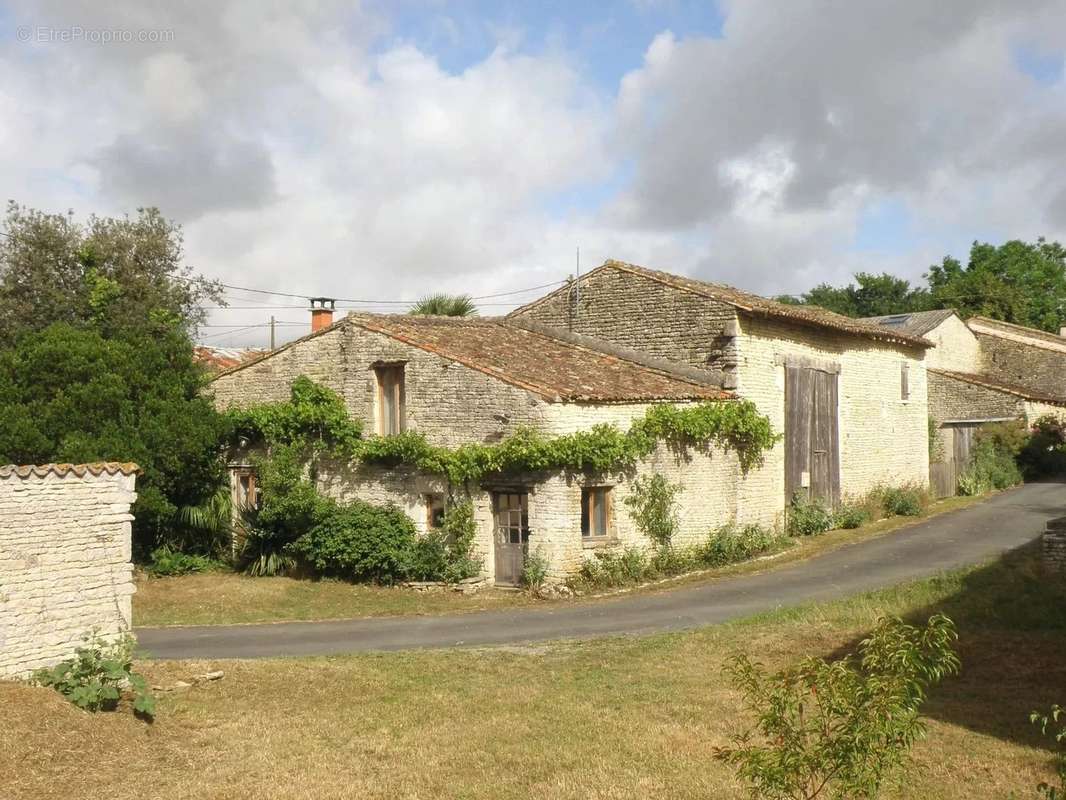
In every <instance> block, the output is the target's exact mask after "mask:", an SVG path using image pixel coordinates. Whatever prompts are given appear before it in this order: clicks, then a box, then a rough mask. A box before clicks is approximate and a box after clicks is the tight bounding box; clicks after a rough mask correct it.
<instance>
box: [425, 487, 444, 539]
mask: <svg viewBox="0 0 1066 800" xmlns="http://www.w3.org/2000/svg"><path fill="white" fill-rule="evenodd" d="M425 500H426V527H427V528H428V529H429V530H436V529H438V528H443V527H444V495H443V494H440V493H438V492H433V493H430V494H427V495H425Z"/></svg>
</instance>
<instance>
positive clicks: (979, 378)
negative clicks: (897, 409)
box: [927, 367, 1066, 406]
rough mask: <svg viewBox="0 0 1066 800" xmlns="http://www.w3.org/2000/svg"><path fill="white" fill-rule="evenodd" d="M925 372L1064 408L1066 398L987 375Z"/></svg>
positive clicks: (938, 371)
mask: <svg viewBox="0 0 1066 800" xmlns="http://www.w3.org/2000/svg"><path fill="white" fill-rule="evenodd" d="M927 371H928V372H930V373H932V374H934V375H942V376H944V377H945V378H952V379H953V380H957V381H963V382H964V383H972V384H973V385H974V386H982V387H984V388H985V389H992V390H993V391H996V392H1003V393H1004V394H1010V395H1014V396H1015V397H1020V398H1021V399H1023V400H1031V401H1033V402H1036V403H1048V404H1050V405H1055V406H1066V398H1064V397H1055V396H1054V395H1050V394H1045V393H1043V392H1040V391H1037V390H1035V389H1031V388H1030V387H1028V386H1022V385H1020V384H1017V383H1008V382H1006V381H1003V380H1001V379H1000V378H998V377H996V378H994V377H991V376H988V375H979V374H978V373H975V372H953V371H951V370H946V369H934V368H933V367H928V368H927Z"/></svg>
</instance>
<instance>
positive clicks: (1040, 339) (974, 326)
mask: <svg viewBox="0 0 1066 800" xmlns="http://www.w3.org/2000/svg"><path fill="white" fill-rule="evenodd" d="M966 325H967V326H969V328H970V330H972V331H973V332H974V333H983V334H986V335H990V336H1001V337H1003V338H1006V339H1013V340H1016V341H1017V340H1025V341H1027V342H1029V343H1030V344H1033V345H1035V346H1037V347H1040V346H1044V347H1047V348H1049V349H1052V350H1066V338H1064V337H1062V336H1057V335H1056V334H1054V333H1049V332H1048V331H1042V330H1040V329H1039V328H1027V327H1025V326H1024V325H1015V324H1014V323H1013V322H1003V321H1002V320H998V319H989V318H988V317H970V318H969V319H968V320H966Z"/></svg>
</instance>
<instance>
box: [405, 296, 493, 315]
mask: <svg viewBox="0 0 1066 800" xmlns="http://www.w3.org/2000/svg"><path fill="white" fill-rule="evenodd" d="M407 313H408V314H413V315H415V316H419V317H428V316H434V317H476V316H477V306H475V305H474V301H473V300H471V299H470V295H468V294H431V295H429V296H427V297H423V298H422V299H421V300H419V301H418V302H417V303H415V304H414V305H413V306H411V308H410V310H409V311H408V312H407Z"/></svg>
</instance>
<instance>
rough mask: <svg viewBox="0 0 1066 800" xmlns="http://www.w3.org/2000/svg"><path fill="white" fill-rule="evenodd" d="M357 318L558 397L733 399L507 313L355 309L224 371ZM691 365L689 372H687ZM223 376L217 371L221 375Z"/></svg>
mask: <svg viewBox="0 0 1066 800" xmlns="http://www.w3.org/2000/svg"><path fill="white" fill-rule="evenodd" d="M345 325H350V326H355V327H358V328H362V329H363V330H367V331H372V332H374V333H380V334H383V335H385V336H388V337H390V338H392V339H396V340H397V341H400V342H403V343H404V344H408V345H410V346H412V347H417V348H418V349H420V350H425V351H427V352H430V353H434V354H435V355H438V356H441V357H442V358H446V359H449V360H451V361H455V362H457V363H460V364H463V365H464V366H467V367H470V368H471V369H474V370H477V371H479V372H482V373H484V374H486V375H490V376H492V377H494V378H496V379H498V380H500V381H503V382H504V383H508V384H511V385H513V386H518V387H520V388H522V389H525V390H527V391H530V392H533V393H535V394H537V395H540V396H541V397H544V398H545V399H547V400H549V401H554V402H563V401H569V402H627V401H628V402H645V401H646V402H651V401H656V400H730V399H733V397H734V396H733V395H732V394H731V393H730V392H727V391H725V390H723V389H722V388H721V386H720V385H717V384H715V383H714V382H712V381H711V380H699V379H697V378H695V377H693V376H692V375H691V372H692V371H691V370H688V371H683V370H681V369H678V370H673V369H669V368H666V367H664V366H662V365H660V366H652V365H649V364H645V363H638V362H637V361H635V360H632V359H630V358H625V357H623V356H621V355H619V354H618V353H617V352H608V351H607V350H606V349H602V350H601V349H599V348H597V347H595V346H594V345H592V344H590V343H589V342H588V341H587V340H586V341H585V342H582V343H578V342H577V341H576V340H575V339H574V338H573V337H568V336H566V335H565V334H564V333H563V332H560V333H559V335H557V336H556V335H552V333H551V329H549V328H546V327H545V326H537V327H536V329H533V328H531V327H529V326H525V325H523V324H522V321H520V320H508V319H506V318H504V317H432V316H410V315H399V314H364V313H356V312H352V313H349V314H348V316H346V317H344V318H342V319H341V320H339V321H338V322H335V323H333V325H330V326H329V327H327V328H323V329H322V330H319V331H316V332H314V333H312V334H309V335H308V336H305V337H303V338H302V339H297V340H295V341H293V342H289V343H288V344H286V345H284V346H283V347H280V348H278V349H277V350H274V351H272V352H270V353H267V354H266V355H263V356H260V357H259V358H255V359H252V360H250V361H246V362H244V363H242V364H239V365H237V366H236V367H233V368H231V369H228V370H225V371H224V372H222V373H220V374H221V375H230V374H233V373H235V372H238V371H240V370H242V369H246V368H248V367H249V366H251V365H253V364H258V363H260V362H262V361H264V360H265V359H267V358H271V357H273V356H274V355H275V354H277V353H280V352H283V351H285V350H288V349H290V348H293V347H299V346H300V345H301V343H302V342H305V341H308V340H309V339H312V338H314V337H316V336H321V335H323V334H325V333H327V332H329V331H333V330H336V329H337V328H339V327H342V326H345ZM683 372H687V373H688V374H682V373H683ZM217 377H218V376H216V378H217Z"/></svg>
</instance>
